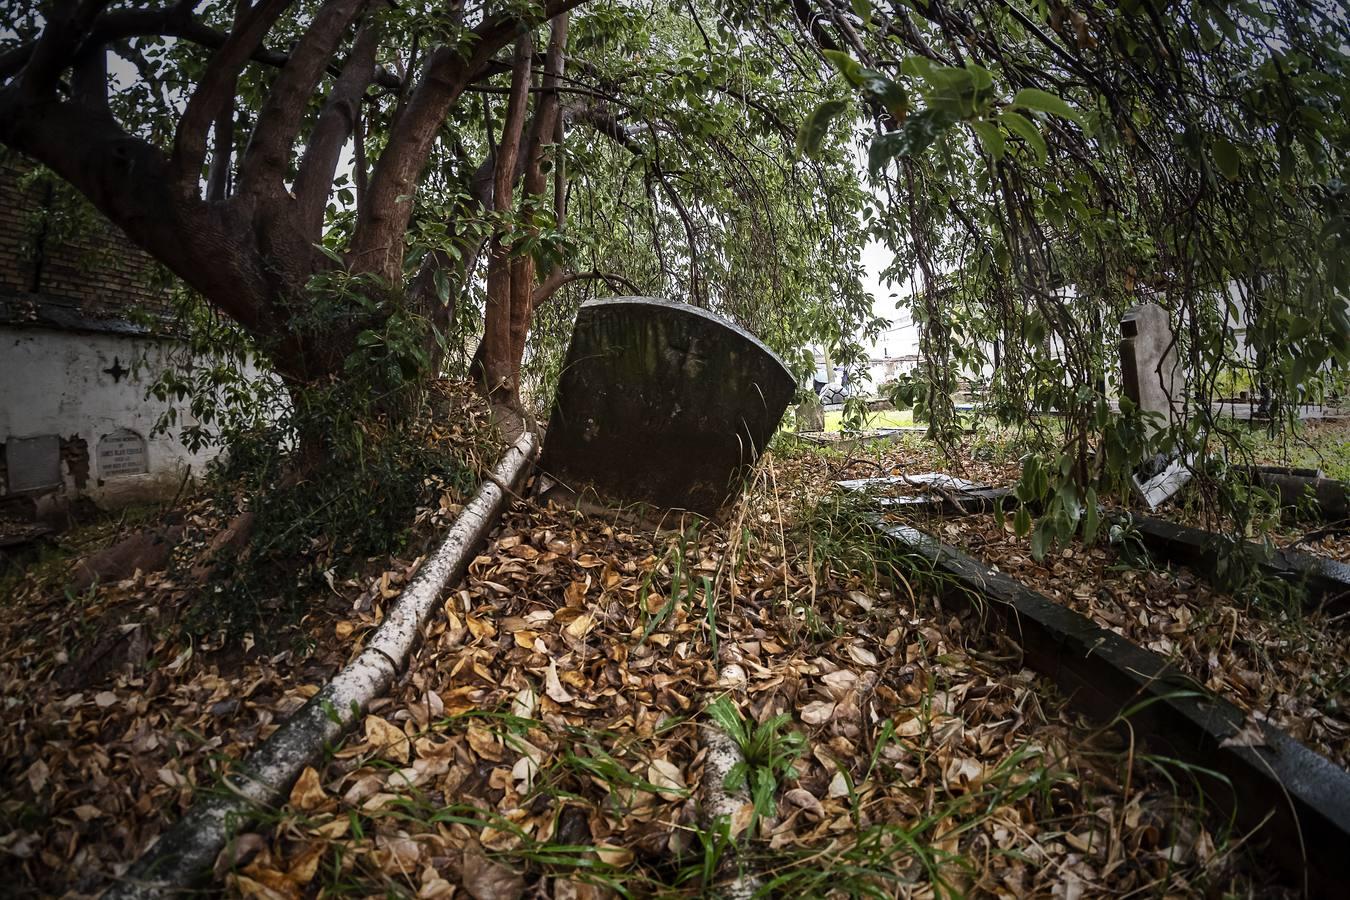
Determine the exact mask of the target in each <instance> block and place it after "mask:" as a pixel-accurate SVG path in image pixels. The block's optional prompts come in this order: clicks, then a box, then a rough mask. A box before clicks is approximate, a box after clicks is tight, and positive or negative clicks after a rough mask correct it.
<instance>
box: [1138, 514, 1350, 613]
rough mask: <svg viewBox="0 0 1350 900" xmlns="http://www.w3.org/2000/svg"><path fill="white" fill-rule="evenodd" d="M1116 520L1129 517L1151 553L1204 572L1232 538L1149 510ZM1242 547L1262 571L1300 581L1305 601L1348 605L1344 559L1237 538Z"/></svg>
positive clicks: (1348, 570) (1349, 576) (1339, 607)
mask: <svg viewBox="0 0 1350 900" xmlns="http://www.w3.org/2000/svg"><path fill="white" fill-rule="evenodd" d="M1116 521H1118V522H1121V523H1122V524H1124V523H1125V522H1127V521H1128V522H1129V523H1130V524H1132V525H1133V526H1134V527H1135V528H1136V529H1138V531H1139V534H1140V536H1141V537H1142V538H1143V541H1144V546H1145V548H1146V549H1147V550H1148V551H1149V552H1150V553H1151V554H1153V555H1154V556H1156V557H1160V558H1162V559H1164V560H1166V561H1168V562H1174V563H1180V564H1182V565H1186V566H1190V567H1192V568H1194V569H1195V570H1196V571H1197V572H1199V573H1200V574H1202V575H1204V576H1205V577H1206V578H1208V577H1210V573H1212V572H1213V571H1214V564H1215V562H1216V560H1217V559H1218V557H1219V551H1220V550H1221V549H1222V548H1223V546H1224V545H1225V544H1226V543H1231V541H1230V539H1229V538H1226V537H1224V536H1223V535H1220V534H1215V533H1214V532H1212V531H1204V530H1202V529H1199V528H1191V527H1189V526H1186V525H1177V524H1176V523H1174V522H1167V521H1164V520H1162V519H1155V518H1151V517H1149V516H1138V515H1136V516H1132V517H1131V518H1130V519H1128V520H1126V519H1125V518H1124V517H1120V518H1118V519H1117V520H1116ZM1242 551H1243V553H1245V554H1246V556H1247V558H1248V559H1249V560H1251V561H1252V562H1254V563H1256V564H1257V565H1258V566H1260V567H1261V569H1262V570H1263V571H1264V572H1266V573H1267V574H1269V575H1274V576H1276V577H1278V578H1282V579H1284V580H1286V581H1289V582H1291V583H1294V584H1298V585H1302V586H1303V587H1304V588H1305V589H1306V590H1307V592H1308V601H1309V602H1310V603H1313V604H1316V605H1322V606H1326V607H1327V608H1328V609H1331V610H1333V611H1336V612H1342V611H1346V610H1350V566H1348V565H1346V564H1345V563H1341V562H1336V561H1335V560H1332V559H1323V558H1322V557H1319V556H1313V555H1312V554H1309V553H1299V552H1298V551H1296V550H1276V551H1275V552H1274V553H1273V554H1271V555H1267V553H1266V550H1265V548H1264V547H1262V546H1261V545H1260V544H1253V543H1251V542H1250V541H1244V542H1243V543H1242Z"/></svg>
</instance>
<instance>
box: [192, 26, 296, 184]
mask: <svg viewBox="0 0 1350 900" xmlns="http://www.w3.org/2000/svg"><path fill="white" fill-rule="evenodd" d="M289 5H290V0H258V3H257V5H256V6H254V7H252V8H251V9H249V10H248V12H246V13H245V14H244V15H243V16H242V17H241V18H240V20H239V22H238V23H237V24H236V25H235V27H234V28H233V29H232V30H231V31H230V35H229V37H227V38H226V39H225V43H224V45H222V46H221V48H220V50H219V51H217V52H216V54H215V55H214V56H212V57H211V62H210V63H208V64H207V66H206V72H205V74H203V75H202V80H201V81H200V82H198V84H197V89H196V90H194V91H193V92H192V97H191V98H190V99H189V100H188V103H187V109H185V110H184V111H183V118H182V119H180V120H179V122H178V130H177V132H176V133H175V134H174V139H173V156H172V166H171V170H172V172H173V181H174V183H175V186H176V188H177V190H178V193H180V194H183V195H185V196H188V195H191V196H195V195H196V193H197V181H198V179H200V178H201V171H202V162H203V161H204V160H205V159H206V132H207V129H209V128H210V127H211V121H212V120H213V119H215V117H216V115H217V114H218V113H219V112H220V108H221V107H222V106H224V105H225V104H226V103H227V102H228V101H229V100H230V99H231V98H232V97H233V96H234V83H235V79H236V78H238V77H239V73H240V72H241V71H242V70H243V68H244V66H245V65H246V64H247V63H248V61H249V58H250V57H251V56H252V55H253V52H254V51H255V50H257V49H258V47H259V46H261V45H262V42H263V38H265V37H266V36H267V32H268V31H270V30H271V28H272V24H273V23H274V22H275V21H276V20H277V18H278V17H279V16H280V15H281V13H282V12H283V11H285V9H286V7H287V6H289Z"/></svg>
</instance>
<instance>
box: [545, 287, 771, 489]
mask: <svg viewBox="0 0 1350 900" xmlns="http://www.w3.org/2000/svg"><path fill="white" fill-rule="evenodd" d="M795 391H796V383H795V381H794V380H793V378H792V374H791V372H790V371H789V370H788V368H787V366H786V365H784V364H783V361H782V360H781V359H779V358H778V356H777V355H776V354H774V352H773V351H771V350H770V349H769V348H768V347H766V346H764V344H763V343H761V342H760V341H759V340H758V339H757V338H755V337H754V336H753V335H751V334H750V333H749V332H747V331H745V330H743V329H741V328H738V327H737V326H735V325H733V324H731V323H730V322H727V321H726V320H724V319H722V318H721V317H719V316H716V315H714V314H712V313H710V312H708V311H707V310H703V309H699V308H698V307H694V306H690V305H688V304H684V303H675V302H673V301H670V300H662V299H656V298H652V297H616V298H612V299H604V300H592V301H590V302H588V303H584V304H582V306H581V309H580V310H579V311H578V313H577V323H576V326H575V329H574V330H573V332H572V343H571V346H570V347H569V348H568V351H567V359H566V361H565V363H564V367H563V371H562V376H561V378H560V379H559V384H558V394H557V399H556V400H555V401H554V404H553V411H552V414H551V416H550V417H549V425H548V434H547V435H546V437H545V440H544V453H543V457H542V459H541V460H540V463H539V467H540V469H541V470H542V471H543V472H544V473H545V474H546V475H547V476H548V477H550V478H551V479H553V480H554V481H556V482H557V483H558V484H559V485H560V486H561V487H562V488H564V489H565V490H567V491H570V492H572V493H573V494H575V495H577V496H579V497H585V496H586V495H587V494H588V493H593V494H594V495H595V496H596V497H597V498H598V499H599V500H601V501H602V502H605V503H610V504H617V505H620V506H624V505H628V504H647V505H649V506H652V507H656V508H659V509H682V510H690V511H692V512H696V513H699V514H701V515H705V516H712V515H715V514H716V513H717V512H718V511H719V510H720V509H721V508H722V507H723V506H724V505H726V503H727V501H728V500H729V499H730V498H731V497H732V496H733V495H734V494H735V493H736V492H737V491H738V490H739V489H740V487H741V486H742V483H743V481H744V478H745V475H746V474H747V472H748V470H749V468H750V466H751V465H753V464H754V462H755V460H756V459H758V457H759V454H760V452H761V451H762V450H763V449H764V447H765V445H766V444H767V443H768V442H769V439H770V438H771V437H772V436H773V433H774V430H775V429H776V428H777V427H778V423H779V420H780V419H781V418H782V416H783V412H784V410H786V409H787V405H788V403H789V402H790V401H791V400H792V397H793V394H794V393H795Z"/></svg>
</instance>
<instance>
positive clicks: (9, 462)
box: [5, 434, 61, 494]
mask: <svg viewBox="0 0 1350 900" xmlns="http://www.w3.org/2000/svg"><path fill="white" fill-rule="evenodd" d="M5 468H6V470H7V471H8V473H9V491H10V493H12V494H17V493H19V492H20V491H40V490H45V489H47V488H53V487H59V486H60V485H61V438H60V436H58V435H55V434H43V435H38V436H37V437H26V438H16V437H11V438H10V439H9V440H8V441H6V442H5Z"/></svg>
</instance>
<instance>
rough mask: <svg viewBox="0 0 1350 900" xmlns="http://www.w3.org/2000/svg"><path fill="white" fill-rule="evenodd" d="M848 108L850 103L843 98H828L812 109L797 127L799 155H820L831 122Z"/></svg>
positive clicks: (812, 157) (814, 156) (813, 156)
mask: <svg viewBox="0 0 1350 900" xmlns="http://www.w3.org/2000/svg"><path fill="white" fill-rule="evenodd" d="M846 109H848V103H846V102H845V101H843V100H826V101H825V102H824V103H822V104H820V105H819V106H817V107H816V108H815V109H813V110H811V114H810V115H808V116H807V117H806V120H805V121H804V122H802V124H801V127H800V128H798V129H797V155H798V156H801V155H802V154H805V155H806V156H809V157H810V158H811V159H816V158H817V157H819V156H820V148H821V145H822V144H823V143H824V142H825V135H826V134H827V133H828V132H829V130H830V123H831V122H833V121H834V120H835V119H836V118H837V117H838V116H839V115H840V114H841V113H843V112H844V110H846Z"/></svg>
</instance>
